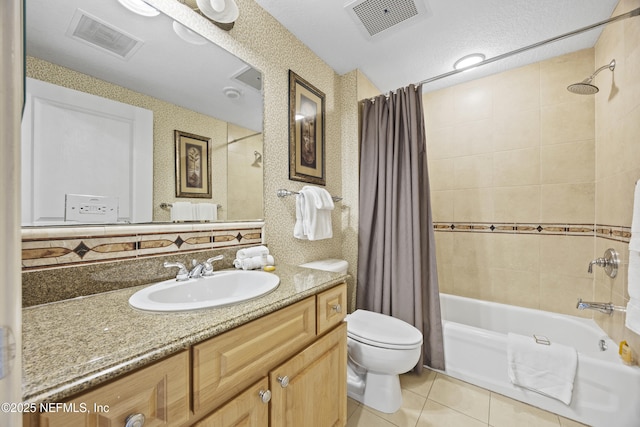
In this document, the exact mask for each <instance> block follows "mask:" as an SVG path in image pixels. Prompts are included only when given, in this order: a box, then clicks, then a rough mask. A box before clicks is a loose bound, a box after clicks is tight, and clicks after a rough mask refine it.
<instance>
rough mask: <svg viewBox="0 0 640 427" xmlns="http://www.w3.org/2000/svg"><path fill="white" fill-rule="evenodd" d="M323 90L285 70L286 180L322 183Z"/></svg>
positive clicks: (323, 166)
mask: <svg viewBox="0 0 640 427" xmlns="http://www.w3.org/2000/svg"><path fill="white" fill-rule="evenodd" d="M324 98H325V95H324V93H322V92H320V91H319V90H318V89H317V88H316V87H314V86H312V85H311V84H310V83H309V82H307V81H306V80H304V79H303V78H302V77H300V76H298V75H297V74H296V73H294V72H293V71H291V70H289V179H291V180H294V181H303V182H308V183H310V184H319V185H325V182H326V181H325V165H324V159H325V152H324V108H325V107H324Z"/></svg>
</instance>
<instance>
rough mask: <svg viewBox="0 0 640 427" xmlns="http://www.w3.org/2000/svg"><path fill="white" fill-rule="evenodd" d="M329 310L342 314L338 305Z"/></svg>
mask: <svg viewBox="0 0 640 427" xmlns="http://www.w3.org/2000/svg"><path fill="white" fill-rule="evenodd" d="M331 310H333V311H335V312H336V313H342V306H341V305H340V304H334V305H332V306H331Z"/></svg>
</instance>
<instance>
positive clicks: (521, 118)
mask: <svg viewBox="0 0 640 427" xmlns="http://www.w3.org/2000/svg"><path fill="white" fill-rule="evenodd" d="M539 145H540V109H539V108H535V109H531V110H520V109H517V110H505V111H504V112H502V113H496V114H494V116H493V150H494V151H505V150H515V149H519V148H531V147H538V146H539Z"/></svg>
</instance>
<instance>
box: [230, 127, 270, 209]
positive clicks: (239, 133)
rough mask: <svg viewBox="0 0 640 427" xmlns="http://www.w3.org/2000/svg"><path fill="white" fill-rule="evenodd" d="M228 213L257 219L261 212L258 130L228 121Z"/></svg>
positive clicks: (260, 153) (260, 135) (260, 143)
mask: <svg viewBox="0 0 640 427" xmlns="http://www.w3.org/2000/svg"><path fill="white" fill-rule="evenodd" d="M227 138H228V142H227V153H228V154H227V156H228V161H227V164H228V167H229V171H228V174H227V176H228V179H229V183H228V185H229V194H228V198H227V203H228V205H229V210H228V212H227V213H228V215H229V216H230V217H231V218H235V219H251V218H258V217H257V216H256V215H261V214H262V197H256V194H258V193H259V194H262V179H261V177H262V173H263V170H262V133H259V132H255V131H253V130H251V129H246V128H243V127H240V126H236V125H233V124H229V127H228V136H227Z"/></svg>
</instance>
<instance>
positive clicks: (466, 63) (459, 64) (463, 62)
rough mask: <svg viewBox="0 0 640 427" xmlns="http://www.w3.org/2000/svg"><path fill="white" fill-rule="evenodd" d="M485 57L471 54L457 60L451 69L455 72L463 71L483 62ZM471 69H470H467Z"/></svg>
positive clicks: (479, 54)
mask: <svg viewBox="0 0 640 427" xmlns="http://www.w3.org/2000/svg"><path fill="white" fill-rule="evenodd" d="M484 58H485V56H484V55H483V54H481V53H472V54H471V55H466V56H463V57H462V58H460V59H458V60H457V61H456V62H455V63H454V64H453V68H454V69H455V70H463V69H465V71H467V70H466V68H469V67H471V66H472V65H475V64H478V63H480V62H482V61H484ZM469 69H471V68H469Z"/></svg>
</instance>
